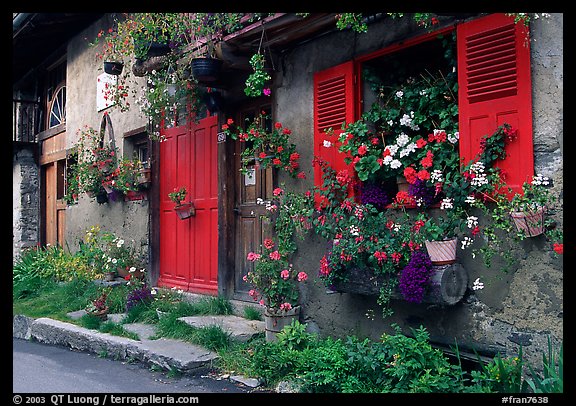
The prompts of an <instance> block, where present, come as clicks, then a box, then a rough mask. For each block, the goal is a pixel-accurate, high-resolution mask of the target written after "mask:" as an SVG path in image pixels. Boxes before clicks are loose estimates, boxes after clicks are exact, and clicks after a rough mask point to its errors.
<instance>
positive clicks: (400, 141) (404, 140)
mask: <svg viewBox="0 0 576 406" xmlns="http://www.w3.org/2000/svg"><path fill="white" fill-rule="evenodd" d="M400 121H402V119H400ZM408 142H410V137H408V135H407V134H404V133H402V134H400V135H399V136H398V138H396V145H398V146H399V147H403V146H404V145H406V144H408Z"/></svg>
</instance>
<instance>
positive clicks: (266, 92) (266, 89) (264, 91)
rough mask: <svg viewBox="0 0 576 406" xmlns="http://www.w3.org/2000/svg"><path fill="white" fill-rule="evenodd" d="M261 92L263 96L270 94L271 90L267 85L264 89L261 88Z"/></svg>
mask: <svg viewBox="0 0 576 406" xmlns="http://www.w3.org/2000/svg"><path fill="white" fill-rule="evenodd" d="M262 93H264V96H270V94H272V90H270V88H269V87H267V88H265V89H264V90H262Z"/></svg>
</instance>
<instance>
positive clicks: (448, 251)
mask: <svg viewBox="0 0 576 406" xmlns="http://www.w3.org/2000/svg"><path fill="white" fill-rule="evenodd" d="M424 243H425V244H426V250H427V251H428V255H429V256H430V260H431V261H432V264H434V265H448V264H453V263H454V262H456V248H457V245H458V238H456V237H454V238H453V239H451V240H443V241H424Z"/></svg>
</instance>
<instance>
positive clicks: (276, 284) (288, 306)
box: [243, 238, 308, 341]
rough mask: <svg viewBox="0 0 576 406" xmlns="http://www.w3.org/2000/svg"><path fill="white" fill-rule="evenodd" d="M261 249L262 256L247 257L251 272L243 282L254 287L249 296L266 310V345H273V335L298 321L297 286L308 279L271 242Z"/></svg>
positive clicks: (281, 250) (280, 248) (266, 242)
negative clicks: (270, 343)
mask: <svg viewBox="0 0 576 406" xmlns="http://www.w3.org/2000/svg"><path fill="white" fill-rule="evenodd" d="M262 245H263V247H262V249H263V251H262V252H261V253H255V252H249V253H248V256H247V260H248V261H250V262H253V263H254V269H253V270H251V271H248V273H247V274H246V275H244V277H243V280H244V282H247V283H249V284H250V285H252V287H253V289H251V290H250V291H249V295H250V296H251V297H252V298H253V299H254V300H255V301H258V302H259V303H260V304H261V305H262V306H264V307H265V311H264V321H265V323H266V341H276V335H277V334H278V333H279V332H280V331H282V329H283V328H284V327H285V326H289V325H290V324H291V323H292V321H293V320H298V319H299V317H300V305H299V297H300V291H299V287H298V284H299V283H300V282H304V281H306V280H307V279H308V275H307V274H306V272H303V271H297V270H295V269H294V268H293V266H292V264H291V263H290V262H289V261H288V252H286V251H284V250H283V248H282V247H280V246H278V245H277V244H275V243H274V241H273V240H272V239H269V238H267V239H265V240H264V242H263V244H262Z"/></svg>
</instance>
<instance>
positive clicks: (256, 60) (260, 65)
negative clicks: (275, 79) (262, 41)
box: [244, 53, 272, 97]
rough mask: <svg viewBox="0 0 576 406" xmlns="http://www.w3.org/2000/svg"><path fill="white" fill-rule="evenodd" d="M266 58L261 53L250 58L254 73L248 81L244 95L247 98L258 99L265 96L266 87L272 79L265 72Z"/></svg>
mask: <svg viewBox="0 0 576 406" xmlns="http://www.w3.org/2000/svg"><path fill="white" fill-rule="evenodd" d="M265 62H266V58H265V57H264V55H263V54H261V53H256V54H254V55H252V57H251V58H250V66H251V67H252V70H253V72H252V73H251V74H250V76H248V79H246V87H245V88H244V93H245V94H246V96H250V97H258V96H262V95H263V94H264V87H265V86H266V82H268V81H269V80H270V79H272V77H271V76H270V74H268V72H266V71H265V70H264V63H265Z"/></svg>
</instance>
